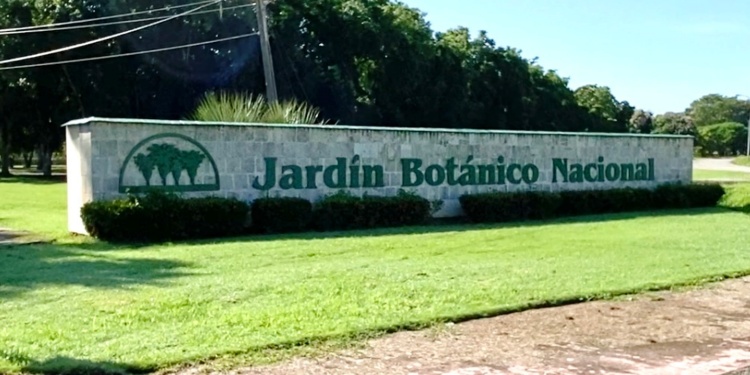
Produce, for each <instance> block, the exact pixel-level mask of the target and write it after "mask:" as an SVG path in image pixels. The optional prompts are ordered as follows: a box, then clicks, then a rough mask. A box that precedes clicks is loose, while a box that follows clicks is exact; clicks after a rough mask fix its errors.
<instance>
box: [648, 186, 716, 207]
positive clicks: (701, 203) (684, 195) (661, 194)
mask: <svg viewBox="0 0 750 375" xmlns="http://www.w3.org/2000/svg"><path fill="white" fill-rule="evenodd" d="M725 193H726V191H725V190H724V187H723V186H721V185H719V184H692V185H662V186H660V187H658V188H657V189H656V190H655V191H654V202H656V205H657V207H659V208H694V207H711V206H715V205H717V204H718V202H719V201H720V200H721V198H722V197H723V196H724V194H725Z"/></svg>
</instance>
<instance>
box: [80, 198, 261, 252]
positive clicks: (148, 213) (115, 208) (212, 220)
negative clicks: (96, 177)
mask: <svg viewBox="0 0 750 375" xmlns="http://www.w3.org/2000/svg"><path fill="white" fill-rule="evenodd" d="M249 210H250V208H249V206H248V205H247V204H246V203H244V202H241V201H239V200H236V199H225V198H215V197H205V198H191V199H187V198H181V197H178V196H176V195H173V194H168V193H164V192H159V191H150V192H148V193H146V194H144V195H142V196H139V195H131V196H129V197H128V198H123V199H114V200H101V201H94V202H89V203H87V204H85V205H84V206H83V207H82V208H81V217H82V219H83V223H84V225H85V227H86V230H87V231H88V232H89V233H90V234H91V235H92V236H94V237H97V238H100V239H103V240H106V241H113V242H162V241H172V240H184V239H194V238H212V237H222V236H231V235H237V234H240V233H242V232H243V230H244V229H245V222H246V220H247V215H248V212H249Z"/></svg>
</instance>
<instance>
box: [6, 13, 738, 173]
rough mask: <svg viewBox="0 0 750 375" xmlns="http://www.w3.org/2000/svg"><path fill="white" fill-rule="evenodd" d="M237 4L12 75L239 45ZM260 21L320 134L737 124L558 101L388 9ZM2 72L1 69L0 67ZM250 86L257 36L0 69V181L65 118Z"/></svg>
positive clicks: (497, 61)
mask: <svg viewBox="0 0 750 375" xmlns="http://www.w3.org/2000/svg"><path fill="white" fill-rule="evenodd" d="M180 3H182V4H187V3H188V0H182V1H181V2H180ZM243 4H244V5H247V4H248V3H247V2H246V1H244V0H242V1H241V0H235V1H226V2H224V3H223V4H222V6H221V7H222V10H221V11H217V12H211V13H203V14H199V15H193V16H190V17H184V18H180V19H179V20H174V21H169V22H165V23H162V24H160V25H158V26H156V27H153V28H148V29H145V30H142V31H140V32H137V33H134V34H129V35H127V36H126V37H122V38H118V39H113V40H110V41H107V42H104V43H98V44H95V45H91V46H88V47H86V48H81V49H75V50H71V51H68V52H63V53H59V54H55V55H52V56H47V57H44V58H39V59H35V60H29V61H24V62H20V63H19V64H26V63H30V64H37V63H51V62H56V61H64V60H71V59H83V58H88V57H93V56H104V55H113V54H122V53H132V52H139V51H144V50H149V49H155V48H161V47H169V46H176V45H182V44H189V43H195V42H201V41H207V40H214V39H218V38H224V37H230V36H234V35H239V34H245V33H252V32H254V31H255V29H256V22H255V19H256V18H255V14H254V11H253V8H252V7H242V8H238V6H242V5H243ZM169 5H176V4H175V1H174V0H5V1H2V2H0V28H2V29H18V28H26V27H30V26H35V25H46V24H50V23H60V22H68V21H78V20H86V19H94V18H97V17H104V16H110V15H113V14H122V13H129V12H134V11H143V10H148V9H159V8H163V7H165V6H169ZM186 9H189V8H181V9H173V10H171V11H168V12H160V13H154V14H146V15H140V16H138V17H153V16H161V15H171V14H177V13H178V12H182V11H185V10H186ZM269 13H270V29H271V43H272V46H273V52H274V62H275V67H276V72H277V81H278V87H279V94H280V97H281V98H282V99H285V100H292V99H294V100H297V101H300V102H303V103H307V104H309V105H311V106H313V107H314V108H315V109H316V110H319V113H320V115H321V117H322V118H325V119H329V120H330V121H332V122H338V123H342V124H350V125H374V126H397V127H440V128H479V129H510V130H546V131H586V132H634V133H651V132H655V133H674V134H693V135H697V129H698V128H699V127H701V126H703V125H704V123H705V122H708V123H711V124H714V123H719V122H733V121H737V122H740V123H741V122H742V121H743V119H746V117H747V113H748V112H747V111H745V112H742V111H740V112H733V111H734V109H726V111H728V112H726V113H725V112H720V113H718V114H717V113H715V111H713V110H707V109H705V108H704V107H705V106H701V105H699V106H691V109H689V110H688V111H686V112H685V113H680V114H675V113H667V114H663V115H659V116H655V117H654V116H653V115H652V114H650V113H648V112H646V111H643V110H639V109H636V108H634V107H633V106H631V105H630V104H629V103H628V102H627V101H619V100H618V99H616V98H615V96H614V95H613V94H612V93H611V92H610V90H609V88H607V87H606V86H598V85H588V86H584V87H581V88H578V89H576V90H573V89H571V88H570V87H569V84H568V80H567V79H566V78H564V77H561V76H560V75H558V74H557V73H556V72H555V71H554V70H548V69H545V68H543V67H542V66H540V65H539V64H537V62H536V60H535V59H531V60H530V59H527V58H524V57H523V56H522V54H521V51H519V50H517V49H514V48H510V47H502V46H499V45H498V44H497V43H496V42H495V41H494V40H492V39H490V38H489V36H488V35H487V34H486V33H484V32H481V33H479V34H478V36H476V37H472V36H471V34H470V32H469V30H468V29H466V28H462V27H459V28H455V29H452V30H448V31H445V32H435V31H433V30H432V29H431V28H430V25H429V24H428V23H427V22H426V21H425V18H424V16H423V14H422V13H421V12H420V11H419V10H417V9H413V8H410V7H408V6H406V5H404V4H402V3H399V2H396V1H391V0H315V1H311V0H276V1H274V2H273V3H272V4H271V5H269ZM131 18H137V17H131ZM143 24H144V23H143V22H141V23H135V24H113V25H110V26H106V27H80V28H69V29H67V30H62V29H61V30H53V31H50V32H35V33H5V34H4V35H2V36H1V37H0V59H3V60H4V59H9V58H15V57H18V56H24V55H30V54H34V53H38V52H42V51H48V50H53V49H56V48H60V47H64V46H69V45H73V44H76V43H81V42H85V41H89V40H92V39H95V38H99V37H103V36H107V35H111V34H114V33H116V32H119V31H124V30H127V29H132V28H133V27H135V26H139V25H143ZM8 66H12V65H0V68H3V67H8ZM264 87H265V86H264V78H263V71H262V64H261V60H260V53H259V42H258V38H257V37H250V38H246V39H238V40H233V41H227V42H222V43H220V44H215V45H206V46H199V47H191V48H186V49H180V50H174V51H168V52H160V53H154V54H148V55H140V56H133V57H127V58H117V59H107V60H98V61H90V62H81V63H72V64H64V65H52V66H44V67H34V68H25V69H17V70H0V90H2V92H1V93H0V99H1V100H0V111H2V114H3V118H2V119H0V159H2V169H1V170H0V173H2V174H6V175H7V174H8V173H9V172H10V170H9V169H10V167H11V166H10V159H11V155H16V157H19V156H20V157H21V159H23V160H24V163H25V164H27V166H31V163H32V159H34V160H35V161H36V162H37V168H38V169H40V170H42V171H43V172H45V173H46V174H49V173H50V171H51V169H50V168H51V159H52V154H53V152H55V151H59V150H60V149H61V147H62V144H63V141H64V132H63V130H62V129H61V127H60V125H61V124H63V123H65V122H67V121H69V120H72V119H76V118H81V117H89V116H100V117H127V118H152V119H184V118H188V117H190V115H191V114H192V113H193V112H194V111H195V109H196V107H197V105H198V104H199V103H200V102H201V100H202V99H204V98H205V95H206V94H207V93H209V92H214V91H223V92H237V93H240V92H242V93H247V94H250V95H254V94H255V95H257V94H263V93H264ZM701 100H702V102H701V103H703V102H706V103H708V102H709V101H710V100H708V99H706V100H704V99H701ZM717 100H718V99H717ZM722 100H724V99H722ZM712 103H713V102H712ZM744 103H745V104H743V105H746V104H747V103H746V102H744ZM694 107H695V108H694ZM722 108H723V107H722ZM743 108H746V107H743ZM722 111H724V109H722ZM743 116H744V117H743Z"/></svg>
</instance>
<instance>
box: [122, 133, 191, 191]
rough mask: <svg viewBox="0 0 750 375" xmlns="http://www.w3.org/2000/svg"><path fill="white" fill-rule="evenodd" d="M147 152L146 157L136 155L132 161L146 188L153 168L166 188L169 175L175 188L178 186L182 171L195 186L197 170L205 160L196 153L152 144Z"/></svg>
mask: <svg viewBox="0 0 750 375" xmlns="http://www.w3.org/2000/svg"><path fill="white" fill-rule="evenodd" d="M147 150H148V155H144V154H138V156H136V157H135V159H134V160H133V162H134V163H135V165H136V166H137V167H138V170H140V171H141V173H142V174H143V178H144V179H145V180H146V186H151V175H152V174H153V170H154V167H156V170H157V171H158V172H159V177H161V184H162V186H167V178H168V177H169V176H170V175H171V176H172V180H173V181H174V184H175V186H180V178H181V177H182V172H183V171H186V172H187V174H188V177H189V178H190V185H195V176H196V175H197V174H198V168H200V166H201V164H203V160H204V159H205V158H206V156H205V155H203V154H202V153H200V152H198V151H194V150H193V151H182V150H180V149H178V148H177V147H175V146H174V145H171V144H168V143H159V144H153V145H151V146H149V147H148V149H147Z"/></svg>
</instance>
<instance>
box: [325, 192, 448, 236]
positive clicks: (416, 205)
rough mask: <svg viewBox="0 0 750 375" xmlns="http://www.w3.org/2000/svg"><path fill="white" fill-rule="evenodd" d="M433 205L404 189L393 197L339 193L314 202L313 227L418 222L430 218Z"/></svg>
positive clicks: (342, 228)
mask: <svg viewBox="0 0 750 375" xmlns="http://www.w3.org/2000/svg"><path fill="white" fill-rule="evenodd" d="M432 208H433V204H432V203H431V202H430V201H428V200H426V199H424V198H421V197H419V196H417V195H415V194H412V193H407V192H405V191H399V193H398V194H397V195H396V196H393V197H373V196H364V197H356V196H353V195H350V194H348V193H345V192H339V193H337V194H333V195H329V196H327V197H325V198H323V199H322V200H320V201H319V202H317V204H316V205H315V208H314V211H313V214H314V219H313V226H314V228H315V229H317V230H321V231H332V230H350V229H366V228H384V227H399V226H407V225H418V224H422V223H424V222H425V221H426V220H427V219H428V218H429V217H430V212H431V210H432Z"/></svg>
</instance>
